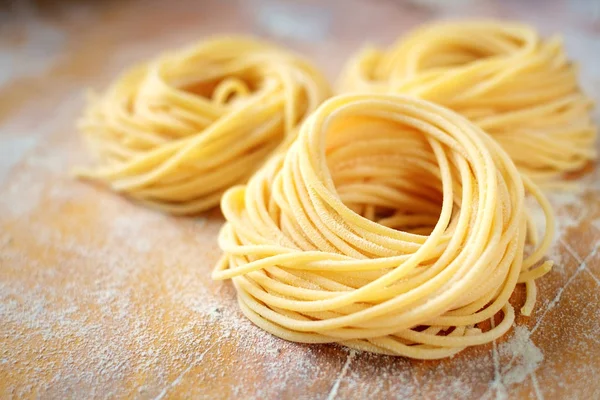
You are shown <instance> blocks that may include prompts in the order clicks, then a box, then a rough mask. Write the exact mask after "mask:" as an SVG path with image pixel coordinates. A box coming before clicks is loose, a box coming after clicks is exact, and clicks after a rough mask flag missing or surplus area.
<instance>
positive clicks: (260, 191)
mask: <svg viewBox="0 0 600 400" xmlns="http://www.w3.org/2000/svg"><path fill="white" fill-rule="evenodd" d="M526 191H527V192H529V193H531V194H532V195H533V196H534V197H535V198H536V199H537V201H538V202H539V204H540V205H541V207H542V209H543V211H544V213H545V215H546V218H547V221H546V231H545V233H544V235H543V238H542V239H541V240H540V242H539V245H538V246H537V247H536V248H535V249H534V250H533V251H532V252H531V253H530V254H529V255H527V256H525V254H524V253H525V250H524V249H525V244H526V240H527V236H528V232H527V230H528V224H527V215H528V214H527V213H526V210H525V207H524V197H525V193H526ZM221 208H222V210H223V214H224V215H225V218H226V219H227V222H226V224H225V225H224V226H223V228H222V230H221V232H220V236H219V245H220V247H221V249H222V250H223V252H224V255H223V258H222V259H221V260H220V262H219V263H218V265H217V266H216V267H215V269H214V270H213V275H212V276H213V279H218V280H222V279H231V280H232V281H233V284H234V286H235V288H236V290H237V294H238V302H239V305H240V307H241V310H242V311H243V313H244V314H245V315H246V316H247V317H248V318H249V319H250V320H251V321H252V322H254V323H255V324H256V325H258V326H259V327H261V328H262V329H264V330H266V331H268V332H270V333H272V334H274V335H276V336H279V337H281V338H284V339H287V340H290V341H295V342H305V343H330V342H337V343H341V344H343V345H345V346H348V347H351V348H355V349H360V350H366V351H371V352H376V353H383V354H390V355H398V356H406V357H411V358H416V359H437V358H443V357H448V356H451V355H453V354H456V353H458V352H459V351H461V350H463V349H464V348H466V347H469V346H474V345H480V344H484V343H489V342H491V341H493V340H494V339H496V338H498V337H500V336H502V335H503V334H504V333H505V332H507V331H508V330H509V329H510V328H511V326H512V324H513V321H514V317H515V314H514V311H513V307H512V306H511V304H510V303H509V297H510V296H511V294H512V293H513V291H514V289H515V287H516V285H517V284H518V283H521V282H522V283H525V284H526V285H527V300H526V302H525V305H524V306H523V308H522V309H521V312H522V313H523V314H525V315H529V314H530V313H531V312H532V310H533V306H534V303H535V293H536V292H535V282H534V280H535V279H537V278H539V277H540V276H542V275H544V274H545V273H547V272H548V271H549V270H550V269H551V267H552V262H551V261H545V262H543V263H541V265H538V263H539V262H540V261H541V260H542V258H543V255H544V253H545V252H546V250H547V249H548V247H549V246H550V244H551V241H552V237H553V230H554V219H553V215H552V211H551V208H550V206H549V204H548V201H547V200H546V198H545V197H544V195H543V194H542V193H541V192H540V190H539V189H538V188H537V187H536V185H535V184H533V183H532V182H531V181H530V179H529V178H527V177H521V175H520V173H519V172H518V171H517V169H516V167H515V165H514V163H513V162H512V161H511V159H510V157H509V156H508V155H507V154H506V153H505V152H504V151H503V150H502V148H501V147H500V146H499V145H498V144H497V143H495V142H494V141H493V140H492V139H491V138H490V137H489V136H488V135H487V134H485V133H484V132H483V131H482V130H480V129H479V128H477V127H476V126H475V125H473V124H472V123H471V122H469V121H468V120H467V119H465V118H464V117H462V116H460V115H458V114H456V113H455V112H453V111H451V110H448V109H446V108H443V107H441V106H438V105H435V104H433V103H430V102H428V101H424V100H421V99H417V98H411V97H403V96H394V95H383V94H370V95H368V94H364V95H362V94H359V95H344V96H338V97H334V98H332V99H330V100H328V101H326V102H325V103H323V105H321V106H320V107H319V108H318V109H317V111H315V112H314V113H313V114H312V115H311V117H309V118H308V119H307V120H306V122H305V123H304V124H303V125H302V127H301V129H300V133H299V136H298V138H297V140H296V142H295V143H294V144H293V145H292V146H291V147H290V149H289V151H288V153H287V155H285V156H284V155H280V156H278V157H275V158H273V159H272V160H271V161H270V162H269V163H268V164H267V165H265V167H264V168H262V169H261V170H260V171H258V172H257V173H256V174H255V175H254V176H253V177H252V178H251V179H250V180H249V181H248V183H247V184H246V185H242V186H236V187H233V188H231V189H229V190H228V191H227V192H226V193H225V194H224V196H223V199H222V202H221ZM500 311H501V312H502V315H503V318H502V321H501V322H500V323H498V324H496V325H495V327H494V328H491V329H489V330H485V331H484V330H482V329H481V328H480V327H478V324H480V323H482V322H484V321H487V320H489V319H490V318H492V317H494V315H496V314H497V313H499V312H500Z"/></svg>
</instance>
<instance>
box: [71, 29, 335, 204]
mask: <svg viewBox="0 0 600 400" xmlns="http://www.w3.org/2000/svg"><path fill="white" fill-rule="evenodd" d="M329 95H330V88H329V86H328V84H327V82H326V80H325V78H324V77H323V76H322V75H321V74H320V73H319V72H318V71H317V70H316V69H315V68H314V67H313V66H312V65H310V64H309V63H308V62H306V61H305V60H303V59H302V58H300V57H298V56H296V55H294V54H292V53H289V52H287V51H284V50H281V49H279V48H276V47H274V46H272V45H270V44H267V43H263V42H260V41H257V40H253V39H248V38H243V37H232V38H216V39H213V40H209V41H206V42H202V43H200V44H198V45H196V46H194V47H191V48H189V49H184V50H181V51H177V52H172V53H168V54H165V55H163V56H161V57H159V58H158V59H156V60H153V61H151V62H149V63H146V64H143V65H140V66H137V67H135V68H133V69H131V70H130V71H127V72H126V73H125V74H123V75H122V76H121V77H120V78H119V79H118V80H117V81H116V82H115V83H114V84H113V85H112V86H111V87H110V88H109V89H108V90H107V91H106V93H103V94H102V95H100V96H92V97H91V99H90V102H89V106H88V108H87V110H86V111H85V115H84V116H83V118H82V119H81V121H80V128H81V130H82V131H83V133H84V136H85V138H86V139H87V140H88V142H89V144H90V148H91V149H92V150H93V151H94V153H96V155H97V156H98V158H99V164H98V166H97V167H95V168H93V169H88V170H79V171H77V174H78V175H79V176H81V177H85V178H90V179H94V180H97V181H100V182H103V183H104V184H106V185H108V186H109V187H110V188H112V189H113V190H115V191H117V192H121V193H124V194H126V195H128V196H129V197H131V198H133V199H135V200H137V201H139V202H142V203H144V204H146V205H148V206H150V207H153V208H157V209H159V210H162V211H165V212H169V213H173V214H193V213H198V212H201V211H204V210H207V209H209V208H212V207H214V206H216V205H218V203H219V200H220V198H221V195H222V193H223V192H224V191H225V190H226V189H227V188H229V187H230V186H232V185H235V184H239V183H242V182H244V181H245V180H246V179H247V178H248V177H249V176H250V175H251V174H252V173H253V172H254V171H255V170H257V169H258V168H259V167H260V166H261V165H262V164H263V162H264V161H265V160H266V159H267V158H268V157H269V156H270V155H272V154H274V153H278V152H280V151H282V150H285V149H286V148H287V147H288V146H289V144H290V143H291V141H292V140H293V139H294V137H295V136H296V133H297V126H298V124H299V123H301V122H302V121H303V120H304V119H305V118H306V116H307V115H308V114H309V113H310V112H312V111H313V110H314V109H315V108H316V107H317V106H318V105H319V104H320V103H321V102H322V101H323V100H324V99H326V98H327V97H329Z"/></svg>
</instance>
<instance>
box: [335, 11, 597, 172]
mask: <svg viewBox="0 0 600 400" xmlns="http://www.w3.org/2000/svg"><path fill="white" fill-rule="evenodd" d="M340 85H341V90H342V91H343V92H370V93H401V94H408V95H415V96H419V97H421V98H424V99H427V100H430V101H433V102H436V103H439V104H442V105H444V106H446V107H449V108H451V109H453V110H454V111H457V112H459V113H461V114H463V115H464V116H466V117H468V118H469V119H471V121H473V122H475V123H476V124H477V125H478V126H479V127H481V128H482V129H483V130H485V131H486V132H488V133H489V134H491V135H493V136H494V138H495V139H496V140H497V141H498V143H500V144H501V145H502V147H503V148H504V149H505V150H506V151H507V152H508V153H509V154H510V156H511V157H512V159H513V161H514V162H515V163H516V164H517V166H518V167H519V168H520V170H521V171H523V172H525V173H527V174H528V175H529V176H530V177H532V178H533V179H535V180H536V181H538V182H549V181H550V182H551V181H553V180H554V179H555V178H557V177H559V175H561V174H562V173H564V172H568V171H574V170H578V169H580V168H581V167H583V166H584V165H585V164H586V163H588V162H589V161H590V160H593V159H595V157H596V152H595V147H594V141H595V139H596V127H595V125H594V123H593V121H592V120H591V117H590V109H591V107H592V102H591V100H590V99H589V98H588V97H586V96H585V95H584V94H583V93H582V92H581V90H580V89H579V87H578V83H577V68H576V66H575V65H573V63H572V62H570V61H569V60H568V59H567V55H566V54H565V52H564V50H563V46H562V43H561V40H560V38H559V37H552V38H549V39H547V40H546V39H542V38H541V37H540V36H539V35H538V33H537V32H536V31H535V30H534V29H533V28H531V27H529V26H526V25H522V24H517V23H507V22H497V21H471V22H465V21H458V22H443V23H437V24H432V25H426V26H424V27H422V28H419V29H417V30H415V31H414V32H412V33H411V34H409V35H408V36H407V37H405V38H403V39H401V40H399V41H398V43H396V44H395V45H394V46H392V47H391V48H390V49H389V50H386V51H382V50H378V49H374V48H368V49H365V50H363V51H362V52H360V53H358V54H357V55H355V56H354V57H353V58H352V59H351V60H350V61H349V62H348V64H347V66H346V68H345V71H344V73H343V75H342V78H341V81H340Z"/></svg>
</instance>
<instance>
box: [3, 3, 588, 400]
mask: <svg viewBox="0 0 600 400" xmlns="http://www.w3.org/2000/svg"><path fill="white" fill-rule="evenodd" d="M421 2H423V1H421ZM428 3H432V1H431V0H430V1H428ZM448 3H450V2H448ZM453 3H454V5H453V6H452V7H450V6H445V7H443V6H436V5H433V6H424V5H416V4H409V3H403V2H399V1H383V0H378V1H371V2H368V1H341V0H340V1H331V2H318V1H312V2H303V3H302V4H300V3H299V2H298V3H290V2H273V1H271V2H266V1H246V2H239V3H238V2H236V1H220V2H219V1H205V2H193V1H178V2H172V1H158V0H156V1H104V2H100V1H96V2H94V1H87V2H86V1H74V0H73V1H62V2H51V1H41V2H38V3H28V2H25V1H18V2H17V1H15V2H11V3H10V4H12V6H10V5H6V3H0V4H3V5H0V398H30V397H40V398H88V397H89V398H109V397H110V398H112V397H119V398H122V397H136V398H155V399H160V398H166V397H170V398H179V397H190V398H227V397H239V398H257V399H279V398H292V399H304V398H307V399H308V398H311V399H312V398H315V399H325V398H328V399H332V398H340V399H341V398H384V397H386V398H410V397H415V398H421V397H422V398H428V399H450V398H462V399H479V398H487V399H491V398H506V397H507V396H510V397H511V398H513V397H514V398H517V397H523V398H525V397H528V398H539V399H541V398H546V399H551V398H556V399H564V398H580V399H598V398H600V381H599V380H598V376H600V375H599V374H600V296H599V293H600V291H599V283H600V282H599V277H600V254H598V242H599V241H598V239H599V238H600V202H599V200H598V198H599V197H600V170H599V169H598V168H595V167H593V166H591V167H590V168H588V169H587V170H586V171H585V173H582V174H579V175H578V177H577V178H578V182H579V183H580V189H579V190H578V191H577V192H575V193H571V192H569V193H549V196H550V199H551V201H552V203H553V205H554V206H555V208H556V213H557V216H558V223H559V232H558V235H557V239H556V241H555V243H554V246H553V249H552V252H551V254H550V255H549V256H550V257H551V258H553V259H554V260H556V261H557V262H558V266H557V267H556V268H555V270H554V271H553V272H552V273H550V274H549V275H547V276H546V277H545V278H543V279H542V280H541V281H540V283H539V289H540V290H539V303H538V305H537V308H536V310H535V312H534V314H533V315H532V316H531V317H530V318H524V317H522V316H519V317H518V318H517V325H518V327H517V328H516V329H513V330H512V331H511V332H510V333H509V334H508V335H507V336H506V337H504V338H502V339H501V340H498V341H497V343H494V344H493V345H488V346H482V347H478V348H472V349H468V350H467V351H464V352H463V353H461V354H459V355H458V356H456V357H454V358H453V359H448V360H442V361H430V362H422V361H411V360H407V359H403V358H393V357H384V356H376V355H370V354H358V353H355V352H349V351H347V350H346V349H343V348H340V347H338V346H333V345H327V346H325V345H324V346H309V345H298V344H293V343H288V342H285V341H283V340H280V339H277V338H274V337H272V336H270V335H269V334H267V333H265V332H263V331H261V330H260V329H258V328H257V327H255V326H253V325H252V324H251V323H249V322H248V321H247V320H246V319H245V318H244V317H243V315H242V314H241V313H240V312H239V311H238V308H237V304H236V302H235V292H234V291H233V289H232V286H231V284H230V283H218V282H213V281H211V279H210V272H211V269H212V266H213V264H214V263H215V261H216V260H217V258H218V256H219V251H218V248H217V244H216V234H217V231H218V229H219V227H220V225H221V224H222V222H223V218H222V216H221V215H220V212H219V211H218V210H215V211H213V212H210V213H207V214H205V215H202V216H199V217H196V218H173V217H170V216H166V215H162V214H159V213H156V212H153V211H149V210H146V209H144V208H142V207H139V206H137V205H135V204H132V203H130V202H129V201H127V200H126V199H123V198H122V197H119V196H117V195H114V194H112V193H110V192H108V191H106V190H104V189H102V188H100V187H96V186H94V185H92V184H88V183H83V182H79V181H76V180H73V179H72V178H71V177H70V176H69V170H70V168H72V167H73V166H75V165H81V164H85V163H88V162H90V158H89V157H88V155H87V153H86V151H85V149H84V148H83V146H82V144H81V141H80V138H79V136H78V134H77V131H76V129H75V128H74V124H75V120H76V118H77V116H78V115H79V114H80V112H81V109H82V106H83V91H84V88H85V87H88V86H92V87H95V88H102V87H104V86H105V85H106V84H108V82H110V80H111V78H113V77H114V76H115V74H116V73H118V71H120V70H121V69H122V68H124V67H125V66H127V65H129V64H131V63H133V62H136V61H139V60H143V59H146V58H148V57H151V56H153V55H155V54H157V53H158V52H160V51H164V50H166V49H170V48H174V47H178V46H181V45H184V44H187V43H189V42H193V41H195V40H199V39H202V38H204V37H206V36H207V35H209V34H215V33H221V32H246V33H254V34H257V35H261V36H266V37H269V38H271V39H272V40H274V41H276V42H279V43H281V44H283V45H287V46H289V47H291V48H294V49H296V50H297V51H299V52H302V53H305V54H306V55H307V56H309V57H311V58H312V59H313V60H314V61H315V63H317V64H318V65H319V66H320V67H321V68H322V69H323V70H324V71H325V72H326V73H327V75H328V76H329V77H330V78H331V79H332V80H334V79H335V76H336V72H337V71H339V70H340V68H341V66H342V65H343V62H344V60H345V59H346V58H347V57H348V56H349V55H350V54H351V52H352V51H353V50H354V49H356V48H357V46H359V45H361V44H362V43H364V42H365V41H371V42H376V43H381V44H388V43H390V42H391V41H392V40H393V39H395V38H396V37H397V36H398V35H399V34H401V33H403V32H405V31H406V30H408V29H410V28H412V27H414V26H416V25H418V24H419V23H422V22H424V21H427V20H431V19H434V18H440V17H448V16H459V15H463V16H473V15H484V16H495V17H500V18H515V19H522V20H525V21H527V22H530V23H533V24H535V25H536V26H537V27H538V28H539V29H540V30H541V31H543V32H545V33H550V32H562V33H563V34H564V36H565V41H566V44H567V48H568V50H569V52H570V54H571V56H572V57H573V58H575V59H576V60H578V61H579V62H580V63H581V71H582V78H581V79H582V82H583V86H584V87H585V89H586V90H587V91H588V92H589V93H590V94H592V95H593V96H595V98H596V99H597V100H600V22H599V19H598V13H599V9H598V3H597V2H594V1H587V0H579V1H573V2H570V3H568V2H566V1H564V2H563V1H531V2H520V1H517V0H513V1H502V2H500V1H498V2H489V1H476V0H474V1H465V0H463V1H461V2H458V3H456V2H453ZM10 7H12V11H11V10H9V8H10ZM522 292H523V290H522V288H520V289H519V293H517V295H515V296H514V297H515V298H514V301H515V302H516V303H518V302H519V301H521V298H520V297H522Z"/></svg>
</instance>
